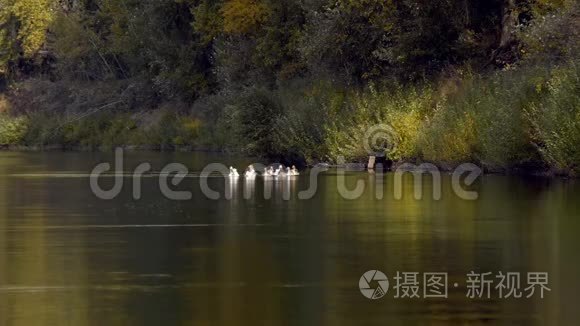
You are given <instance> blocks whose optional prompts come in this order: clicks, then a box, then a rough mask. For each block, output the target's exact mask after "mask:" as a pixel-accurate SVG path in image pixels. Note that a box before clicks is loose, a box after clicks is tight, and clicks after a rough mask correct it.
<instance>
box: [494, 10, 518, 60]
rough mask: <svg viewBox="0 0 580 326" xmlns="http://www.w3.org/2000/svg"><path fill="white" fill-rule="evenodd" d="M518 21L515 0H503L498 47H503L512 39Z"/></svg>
mask: <svg viewBox="0 0 580 326" xmlns="http://www.w3.org/2000/svg"><path fill="white" fill-rule="evenodd" d="M517 22H518V17H517V11H516V1H515V0H504V1H503V5H502V17H501V34H500V39H499V48H500V49H505V48H506V47H508V46H509V45H510V43H511V42H512V40H513V32H514V30H515V27H516V24H517Z"/></svg>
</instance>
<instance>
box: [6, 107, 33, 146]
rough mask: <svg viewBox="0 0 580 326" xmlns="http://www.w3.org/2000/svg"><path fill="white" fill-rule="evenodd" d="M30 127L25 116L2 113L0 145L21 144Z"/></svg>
mask: <svg viewBox="0 0 580 326" xmlns="http://www.w3.org/2000/svg"><path fill="white" fill-rule="evenodd" d="M27 127H28V119H26V118H25V117H11V116H8V115H4V114H2V115H0V145H13V144H19V143H21V142H22V141H23V139H24V136H25V134H26V130H27Z"/></svg>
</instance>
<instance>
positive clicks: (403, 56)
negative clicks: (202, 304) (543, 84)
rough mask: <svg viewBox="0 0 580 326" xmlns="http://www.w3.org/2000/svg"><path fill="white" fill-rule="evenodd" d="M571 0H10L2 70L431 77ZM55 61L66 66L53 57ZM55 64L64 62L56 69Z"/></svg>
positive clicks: (168, 90)
mask: <svg viewBox="0 0 580 326" xmlns="http://www.w3.org/2000/svg"><path fill="white" fill-rule="evenodd" d="M567 5H568V6H569V5H570V4H569V3H567V2H566V0H490V1H475V0H432V1H424V0H336V1H330V0H315V1H299V0H288V1H280V0H215V1H212V0H143V1H138V0H60V1H49V0H1V1H0V26H1V29H0V67H1V70H0V73H1V74H2V75H3V78H16V76H17V75H18V74H16V75H14V74H11V72H17V73H24V74H34V73H39V72H43V73H46V72H47V71H46V69H40V67H41V66H42V64H43V62H45V61H46V58H47V57H48V58H52V59H54V60H55V61H56V62H57V64H56V65H51V67H53V71H51V73H52V74H54V75H56V76H58V77H57V78H69V79H81V80H108V79H128V78H141V79H142V80H145V81H147V82H149V83H151V84H152V85H153V87H154V88H155V90H156V92H158V93H159V94H161V95H162V96H166V97H168V98H174V97H179V98H183V99H188V98H197V97H199V96H201V95H203V94H208V93H211V92H215V91H217V90H218V89H220V88H224V87H225V88H227V87H238V86H247V85H255V84H260V85H266V86H273V85H276V83H278V82H281V81H284V80H289V79H292V78H296V77H304V76H313V77H315V78H316V77H320V76H324V77H325V78H326V77H327V78H332V79H335V80H340V81H343V82H346V83H356V84H364V83H366V82H368V81H372V80H384V79H394V80H398V81H413V80H421V79H424V78H430V77H432V76H436V75H437V74H438V73H439V72H441V71H442V70H444V69H446V68H447V67H449V66H450V65H462V64H465V63H469V64H472V65H474V66H475V67H485V66H486V65H489V64H490V63H491V64H493V65H505V64H510V63H513V62H514V61H515V60H517V59H519V57H520V54H521V53H520V48H519V47H518V45H519V43H518V39H517V37H516V36H515V35H516V33H515V30H516V28H517V27H518V26H525V25H527V24H530V22H532V21H534V19H535V18H537V17H542V16H543V15H546V14H547V13H550V12H553V11H554V10H557V9H559V8H562V7H565V6H567ZM54 67H56V68H54ZM55 69H56V71H54V70H55Z"/></svg>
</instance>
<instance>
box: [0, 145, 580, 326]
mask: <svg viewBox="0 0 580 326" xmlns="http://www.w3.org/2000/svg"><path fill="white" fill-rule="evenodd" d="M104 161H108V162H114V159H113V156H112V154H103V153H100V154H99V153H13V152H2V153H0V325H23V326H24V325H26V326H29V325H192V324H200V325H210V324H211V325H220V324H223V325H234V324H243V325H281V324H284V325H287V324H291V325H350V324H357V325H360V324H368V325H370V324H377V325H378V324H381V325H384V324H389V325H398V324H401V325H403V324H404V325H410V324H411V325H412V324H429V325H432V324H441V325H446V324H486V325H489V324H505V325H547V324H549V325H573V324H576V325H577V320H578V317H579V312H578V309H577V306H578V297H579V294H578V293H580V286H579V280H578V277H579V276H580V268H579V256H580V255H579V254H578V251H579V249H580V183H579V182H578V181H576V180H563V179H541V178H522V177H509V176H497V175H487V176H484V177H482V178H481V179H480V180H479V181H478V182H476V184H475V185H473V188H474V189H475V190H476V191H478V192H479V199H478V200H475V201H465V200H462V199H460V198H458V197H457V196H455V195H454V194H453V192H452V191H451V187H450V177H449V176H448V175H444V176H443V186H442V192H443V193H442V198H441V200H438V201H436V200H433V199H431V198H430V196H425V198H424V199H422V200H415V199H414V198H413V196H412V193H413V188H412V178H411V176H410V175H408V177H407V176H406V177H405V178H404V186H405V187H404V193H403V198H402V199H401V200H396V199H394V198H393V196H392V191H391V189H392V184H393V175H392V174H388V175H387V176H385V178H384V182H385V183H384V185H385V193H384V198H383V199H381V200H377V199H376V198H375V193H374V191H375V188H376V187H377V186H376V185H371V184H370V183H369V185H368V187H367V191H365V193H364V194H363V195H362V196H361V197H360V198H358V199H355V200H347V199H344V198H342V197H341V196H340V195H339V193H338V191H337V179H338V178H337V173H336V171H333V170H330V171H328V172H325V173H322V174H320V175H319V177H318V191H317V192H316V195H315V196H314V198H312V199H310V200H299V199H298V198H297V197H296V194H297V193H298V192H299V191H301V190H304V189H306V188H308V186H309V178H308V176H307V175H306V171H304V172H303V173H302V175H301V176H300V177H298V178H295V180H293V181H284V182H282V181H266V182H265V181H264V180H263V179H260V178H259V179H256V181H255V182H253V183H249V184H248V183H246V182H245V181H244V180H240V181H238V182H237V183H236V184H233V185H232V184H229V185H227V184H226V183H225V182H224V179H223V178H219V177H214V178H210V179H209V184H210V186H211V187H213V188H214V189H216V190H219V191H220V192H221V193H222V194H223V193H225V192H228V191H229V192H230V194H232V199H231V200H226V199H223V198H222V199H219V200H210V199H208V198H206V197H205V196H203V194H202V192H201V190H200V186H199V177H198V175H199V173H200V171H201V170H202V169H203V167H204V166H205V165H206V164H208V163H211V162H223V163H226V164H228V165H229V164H233V165H236V166H237V167H238V169H240V170H241V169H243V167H244V166H246V165H247V164H248V163H250V162H251V160H248V159H243V158H242V159H240V158H233V157H229V156H226V155H215V154H204V153H193V154H192V153H146V152H143V153H140V152H135V153H126V157H125V167H124V170H125V171H127V172H130V171H132V169H133V168H135V167H136V166H137V165H138V164H140V163H143V162H150V163H151V164H152V165H153V169H154V170H155V171H160V170H161V169H162V168H163V166H164V165H165V164H167V163H170V162H179V163H182V164H184V165H186V166H187V167H188V169H189V171H190V172H191V174H190V176H189V177H188V178H186V179H184V181H183V182H182V183H181V184H180V185H179V186H178V187H177V188H179V189H181V190H189V191H191V192H192V193H193V198H192V199H190V200H187V201H172V200H169V199H166V198H165V197H164V196H163V195H162V193H161V191H160V190H159V186H158V183H159V178H157V177H155V175H153V176H149V177H146V178H144V179H143V184H142V198H141V199H140V200H139V201H136V200H134V199H133V198H132V187H131V181H132V179H131V178H125V179H124V180H125V186H124V188H123V191H122V192H121V194H120V195H119V196H117V198H115V199H113V200H110V201H105V200H101V199H99V198H97V197H96V196H95V195H94V194H93V193H92V192H91V190H90V186H89V178H88V176H87V175H88V173H89V172H90V171H91V170H92V169H93V167H94V166H95V164H97V163H99V162H104ZM112 180H113V179H112V178H108V179H107V178H105V179H103V180H102V185H103V188H105V186H106V185H107V184H112ZM356 180H367V181H368V180H369V174H368V173H366V172H349V173H348V175H347V183H348V184H349V185H352V184H353V183H354V182H355V181H356ZM426 180H427V181H426V185H425V189H426V190H429V189H430V187H432V183H431V182H430V181H429V180H430V179H426ZM265 186H266V187H269V189H271V190H272V192H273V196H272V198H271V199H268V200H266V199H264V198H263V192H264V187H265ZM244 190H249V191H250V192H253V193H254V194H255V195H254V196H252V198H250V199H245V198H244V196H243V192H244ZM284 192H288V193H289V194H290V195H291V198H290V200H284V198H283V193H284ZM222 197H223V196H222ZM368 270H380V271H382V272H384V274H386V275H387V277H388V278H389V280H390V288H389V289H388V292H387V293H386V295H385V296H384V297H383V298H381V299H378V300H370V299H367V298H365V297H364V296H363V295H362V294H361V292H360V291H359V279H360V277H361V276H362V274H363V273H364V272H366V271H368ZM471 271H475V272H478V273H480V272H492V273H493V275H496V274H497V273H498V272H504V273H505V272H518V273H521V277H522V283H525V282H526V279H525V277H526V275H527V273H528V272H546V273H548V275H549V284H548V287H549V288H550V289H551V291H549V292H546V293H545V297H544V298H543V299H541V298H540V297H539V293H536V295H535V296H533V297H532V298H529V299H528V298H519V299H515V298H510V299H500V298H498V295H497V293H496V291H495V289H493V288H492V295H491V298H489V299H488V298H473V299H472V298H468V297H467V296H466V294H467V292H468V287H467V279H468V278H467V274H468V273H470V272H471ZM397 272H417V273H419V274H418V275H419V281H420V286H421V287H420V290H419V294H420V296H421V297H420V298H395V294H396V292H395V289H394V288H393V286H394V285H395V279H394V277H395V276H396V274H397ZM429 272H445V273H447V275H448V295H447V296H448V297H447V298H424V297H423V283H424V282H423V276H422V275H423V274H424V273H429ZM455 283H457V286H455ZM373 284H374V283H371V286H374V287H376V285H373ZM523 285H524V284H522V287H523Z"/></svg>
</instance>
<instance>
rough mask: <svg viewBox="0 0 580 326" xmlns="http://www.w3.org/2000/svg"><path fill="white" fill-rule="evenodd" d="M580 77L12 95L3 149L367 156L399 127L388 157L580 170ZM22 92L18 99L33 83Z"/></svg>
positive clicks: (538, 73)
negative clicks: (376, 135) (110, 96)
mask: <svg viewBox="0 0 580 326" xmlns="http://www.w3.org/2000/svg"><path fill="white" fill-rule="evenodd" d="M579 80H580V76H579V71H578V66H577V62H573V61H570V62H567V63H565V64H563V65H559V66H554V67H550V68H546V67H543V66H536V67H517V68H513V69H505V70H502V71H494V72H490V73H488V74H475V73H471V72H470V71H468V70H465V71H462V70H457V71H454V73H453V74H452V75H450V76H447V77H446V78H442V79H441V80H438V81H437V82H433V83H429V84H425V85H423V86H413V87H409V86H407V87H403V86H397V85H371V86H367V87H364V88H362V89H358V90H353V89H351V88H346V87H339V86H336V85H333V84H332V83H331V82H324V81H318V82H312V81H308V82H307V81H298V82H295V83H294V84H289V85H286V86H285V87H280V88H279V89H278V90H267V89H263V88H255V87H250V88H246V89H243V90H241V91H240V92H237V93H233V94H230V95H223V94H219V95H214V96H211V97H208V98H206V99H204V101H203V102H199V103H196V104H195V106H196V110H195V111H188V110H187V109H183V108H175V107H173V106H171V103H167V104H165V105H164V106H162V107H160V108H157V109H155V110H147V111H140V110H131V109H130V108H123V107H122V106H120V105H112V106H111V108H106V107H104V108H100V109H99V110H98V111H95V112H91V113H90V114H81V115H79V114H70V115H66V114H55V113H54V111H51V110H50V108H42V107H43V105H38V106H40V107H41V109H37V110H28V111H26V112H25V113H23V114H19V115H14V114H11V113H10V105H11V104H10V103H11V102H10V98H9V97H4V98H3V99H2V110H3V112H4V113H2V114H1V115H0V144H8V145H16V146H28V147H37V148H42V147H43V146H48V147H50V146H53V147H54V145H58V146H62V147H63V148H70V149H78V148H83V149H101V150H108V149H111V148H113V147H115V146H129V147H138V148H151V149H161V150H173V149H175V148H181V149H183V148H191V149H200V148H202V149H213V150H229V151H241V152H244V153H246V154H249V155H258V156H266V157H270V158H272V159H281V160H294V161H297V160H300V161H304V162H308V163H312V162H320V161H324V162H334V161H336V159H337V158H338V157H339V156H342V157H345V158H346V159H347V160H351V161H364V160H365V158H366V157H367V154H368V153H367V149H365V146H364V145H365V143H368V142H369V139H365V136H367V137H368V136H369V135H368V134H367V135H365V133H366V132H367V130H369V129H370V128H372V127H373V126H376V125H383V126H384V125H386V126H389V130H388V132H390V133H391V134H390V135H388V139H384V140H386V141H387V142H392V144H385V145H387V146H386V147H388V148H389V149H388V150H387V153H386V154H387V155H388V156H389V157H390V158H392V159H394V160H401V161H414V162H419V161H427V162H434V163H437V164H440V165H443V166H453V165H455V164H458V163H462V162H474V163H477V164H481V165H483V166H485V167H486V168H488V169H491V170H511V169H523V170H530V171H538V170H551V171H553V172H557V173H563V174H577V173H578V172H579V168H580V166H579V162H580V146H578V144H580V105H579V103H580V101H579V96H580V91H579V90H580V82H579ZM21 87H23V89H21V90H20V92H21V93H19V94H23V93H24V92H26V89H25V87H27V85H26V84H23V85H21ZM35 87H36V88H34V89H38V86H35ZM49 87H55V85H49ZM48 93H49V92H48ZM36 96H37V97H39V98H40V99H38V98H37V99H36V100H37V101H40V100H41V99H42V95H36ZM44 103H48V104H50V105H54V103H50V102H49V101H46V99H45V101H44ZM48 104H44V105H48ZM38 106H37V107H38Z"/></svg>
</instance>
